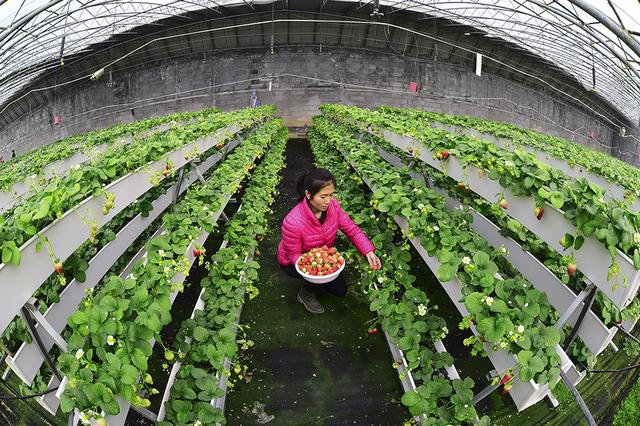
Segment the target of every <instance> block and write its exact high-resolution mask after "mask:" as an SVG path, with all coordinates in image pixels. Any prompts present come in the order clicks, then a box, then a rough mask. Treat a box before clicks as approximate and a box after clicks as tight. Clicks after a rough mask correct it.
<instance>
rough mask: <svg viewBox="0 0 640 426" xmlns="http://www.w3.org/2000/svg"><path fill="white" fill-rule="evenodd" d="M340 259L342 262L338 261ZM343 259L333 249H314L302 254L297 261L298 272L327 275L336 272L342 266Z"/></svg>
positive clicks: (324, 247)
mask: <svg viewBox="0 0 640 426" xmlns="http://www.w3.org/2000/svg"><path fill="white" fill-rule="evenodd" d="M340 259H342V260H340ZM343 263H344V258H343V257H342V256H340V254H339V253H338V252H337V251H336V249H335V248H333V247H331V248H329V247H327V246H326V245H325V246H322V247H316V248H313V249H311V250H309V251H308V252H306V253H304V254H302V256H300V258H299V259H298V261H297V265H298V268H299V269H300V271H302V272H304V273H305V274H308V275H321V276H324V275H329V274H332V273H334V272H336V271H337V270H338V269H340V267H341V266H342V264H343Z"/></svg>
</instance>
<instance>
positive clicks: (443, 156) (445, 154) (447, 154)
mask: <svg viewBox="0 0 640 426" xmlns="http://www.w3.org/2000/svg"><path fill="white" fill-rule="evenodd" d="M440 158H442V159H443V160H446V159H447V158H449V151H441V152H440Z"/></svg>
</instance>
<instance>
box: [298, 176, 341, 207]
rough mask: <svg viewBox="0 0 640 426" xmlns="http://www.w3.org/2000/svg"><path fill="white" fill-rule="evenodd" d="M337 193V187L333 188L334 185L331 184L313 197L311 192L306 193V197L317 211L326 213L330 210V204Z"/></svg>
mask: <svg viewBox="0 0 640 426" xmlns="http://www.w3.org/2000/svg"><path fill="white" fill-rule="evenodd" d="M335 192H336V187H335V186H333V183H331V182H330V183H329V184H327V185H325V187H324V188H322V189H321V190H320V191H318V192H317V193H316V194H315V195H314V196H313V197H311V194H310V193H309V191H305V195H306V196H307V199H308V200H309V203H310V204H311V205H312V206H313V207H314V208H315V209H316V210H319V211H321V212H324V211H326V210H327V209H328V208H329V203H330V202H331V200H332V199H333V196H334V194H335Z"/></svg>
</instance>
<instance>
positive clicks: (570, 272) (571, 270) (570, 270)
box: [567, 262, 578, 276]
mask: <svg viewBox="0 0 640 426" xmlns="http://www.w3.org/2000/svg"><path fill="white" fill-rule="evenodd" d="M577 269H578V265H576V264H575V263H573V262H571V263H569V264H568V265H567V275H569V276H572V275H573V274H574V273H575V272H576V270H577Z"/></svg>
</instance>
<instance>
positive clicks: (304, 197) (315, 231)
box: [278, 169, 380, 314]
mask: <svg viewBox="0 0 640 426" xmlns="http://www.w3.org/2000/svg"><path fill="white" fill-rule="evenodd" d="M335 190H336V178H335V177H334V176H333V175H332V174H331V172H330V171H329V170H327V169H313V170H311V171H310V172H309V173H307V174H306V175H304V176H301V177H300V178H299V179H298V183H297V191H298V195H299V201H300V202H299V203H298V204H297V205H296V206H295V207H294V208H293V209H292V210H291V211H290V212H289V214H287V216H286V217H285V218H284V220H283V221H282V241H280V245H279V246H278V263H280V266H281V267H282V269H283V270H284V271H285V272H286V273H287V274H288V275H290V276H292V277H294V278H299V279H304V278H303V277H302V276H301V275H300V274H299V273H298V271H296V269H295V266H294V265H295V262H296V261H297V260H298V258H299V257H300V256H301V255H302V253H304V252H306V251H308V250H310V249H312V248H314V247H320V246H323V245H326V246H328V247H332V246H333V244H334V243H335V241H336V235H337V233H338V229H340V230H341V231H342V232H343V233H344V234H345V235H346V236H347V237H349V239H350V240H351V242H352V243H353V244H354V245H355V246H356V248H357V249H358V250H359V251H360V253H361V254H362V255H363V256H365V257H366V258H367V260H368V261H369V265H370V266H371V267H372V268H374V269H378V268H379V267H380V259H378V256H376V255H375V253H374V250H375V247H374V246H373V244H371V241H369V239H368V238H367V236H366V235H364V233H363V232H362V230H361V229H360V228H359V227H358V225H356V224H355V223H354V222H353V220H351V218H350V217H349V216H348V215H347V214H346V213H345V212H344V210H342V208H341V207H340V204H339V203H338V201H336V199H335V198H334V193H335ZM323 288H324V289H325V290H326V291H328V292H329V293H331V294H333V295H336V296H344V295H345V294H346V292H347V283H346V281H345V279H344V276H343V274H342V273H341V274H340V275H339V276H338V278H336V279H335V280H334V281H331V282H330V283H327V284H313V283H310V282H308V281H306V280H305V281H304V283H303V285H302V286H301V287H300V291H299V292H298V301H299V302H300V303H302V304H303V305H304V307H305V308H306V309H307V310H308V311H309V312H311V313H314V314H321V313H323V312H324V308H323V307H322V305H321V304H320V302H318V299H317V297H316V295H317V294H318V293H319V292H321V291H322V289H323Z"/></svg>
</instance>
